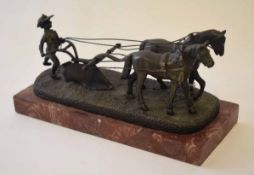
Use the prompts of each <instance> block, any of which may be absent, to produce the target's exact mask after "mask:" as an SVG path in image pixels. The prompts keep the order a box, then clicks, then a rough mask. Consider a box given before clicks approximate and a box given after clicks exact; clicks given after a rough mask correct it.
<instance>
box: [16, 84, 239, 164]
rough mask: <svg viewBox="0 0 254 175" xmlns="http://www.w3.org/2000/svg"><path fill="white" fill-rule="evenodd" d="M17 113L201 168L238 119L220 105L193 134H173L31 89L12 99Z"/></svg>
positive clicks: (233, 106) (233, 108) (226, 104)
mask: <svg viewBox="0 0 254 175" xmlns="http://www.w3.org/2000/svg"><path fill="white" fill-rule="evenodd" d="M14 105H15V110H16V112H18V113H21V114H24V115H27V116H30V117H33V118H37V119H41V120H44V121H47V122H50V123H55V124H57V125H61V126H64V127H68V128H71V129H75V130H78V131H81V132H85V133H88V134H92V135H95V136H99V137H102V138H105V139H109V140H112V141H115V142H119V143H123V144H126V145H129V146H133V147H136V148H140V149H142V150H146V151H150V152H153V153H156V154H160V155H164V156H168V157H171V158H174V159H177V160H181V161H185V162H188V163H191V164H195V165H201V164H202V163H203V162H204V161H205V160H206V158H207V157H208V156H209V154H210V153H211V152H212V151H213V150H214V149H215V148H216V146H217V145H218V144H219V143H220V141H221V140H222V139H223V138H224V137H225V136H226V135H227V133H228V132H229V131H230V130H231V128H232V127H233V126H234V125H235V124H236V122H237V119H238V111H239V106H238V105H237V104H234V103H230V102H225V101H221V102H220V105H221V107H220V112H219V114H218V116H217V117H216V118H215V120H213V121H212V122H211V123H210V124H209V125H208V126H206V127H205V128H204V129H202V130H201V131H199V132H196V133H192V134H175V133H168V132H164V131H159V130H153V129H149V128H145V127H142V126H138V125H134V124H131V123H126V122H123V121H120V120H116V119H112V118H110V117H105V116H103V115H98V114H94V113H90V112H86V111H82V110H79V109H76V108H72V107H68V106H65V105H61V104H57V103H54V102H51V101H47V100H44V99H41V98H39V97H37V96H35V94H34V93H33V88H32V86H31V87H29V88H27V89H25V90H23V91H21V92H20V93H18V94H17V95H15V96H14Z"/></svg>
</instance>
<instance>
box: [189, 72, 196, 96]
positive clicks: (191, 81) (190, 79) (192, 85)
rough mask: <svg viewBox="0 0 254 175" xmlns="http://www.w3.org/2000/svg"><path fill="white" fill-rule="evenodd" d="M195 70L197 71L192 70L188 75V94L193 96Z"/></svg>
mask: <svg viewBox="0 0 254 175" xmlns="http://www.w3.org/2000/svg"><path fill="white" fill-rule="evenodd" d="M195 72H197V70H193V71H192V72H191V73H190V76H189V85H190V94H191V96H192V97H194V80H195Z"/></svg>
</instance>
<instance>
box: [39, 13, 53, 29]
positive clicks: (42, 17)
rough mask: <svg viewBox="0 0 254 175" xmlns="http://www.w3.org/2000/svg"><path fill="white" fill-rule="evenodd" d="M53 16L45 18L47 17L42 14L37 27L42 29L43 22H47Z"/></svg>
mask: <svg viewBox="0 0 254 175" xmlns="http://www.w3.org/2000/svg"><path fill="white" fill-rule="evenodd" d="M53 16H54V15H50V16H47V15H44V14H42V15H41V17H40V18H39V19H38V22H37V27H43V25H44V24H45V22H47V21H49V20H50V18H52V17H53Z"/></svg>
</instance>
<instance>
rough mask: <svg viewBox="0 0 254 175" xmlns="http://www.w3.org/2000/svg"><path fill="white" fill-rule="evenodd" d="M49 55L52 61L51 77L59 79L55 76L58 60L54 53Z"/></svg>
mask: <svg viewBox="0 0 254 175" xmlns="http://www.w3.org/2000/svg"><path fill="white" fill-rule="evenodd" d="M49 57H50V59H51V60H52V62H53V67H52V74H51V77H52V78H53V79H59V77H57V76H56V70H57V68H58V67H59V65H60V62H59V60H58V58H57V57H56V55H55V54H50V56H49Z"/></svg>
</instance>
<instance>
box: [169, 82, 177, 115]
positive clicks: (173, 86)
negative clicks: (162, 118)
mask: <svg viewBox="0 0 254 175" xmlns="http://www.w3.org/2000/svg"><path fill="white" fill-rule="evenodd" d="M176 87H177V82H175V81H171V83H170V93H169V102H168V110H167V114H169V115H174V114H175V113H174V111H173V103H174V97H175V93H176Z"/></svg>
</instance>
